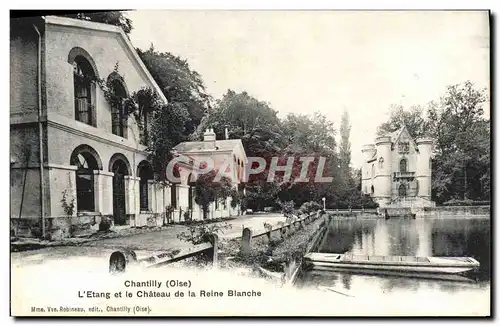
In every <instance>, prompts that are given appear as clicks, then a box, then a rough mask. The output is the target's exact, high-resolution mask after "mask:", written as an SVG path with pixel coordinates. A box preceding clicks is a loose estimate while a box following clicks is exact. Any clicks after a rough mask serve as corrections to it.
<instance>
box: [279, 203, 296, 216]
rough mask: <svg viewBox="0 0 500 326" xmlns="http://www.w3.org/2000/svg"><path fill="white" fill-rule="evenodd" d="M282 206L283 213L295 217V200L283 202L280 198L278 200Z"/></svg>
mask: <svg viewBox="0 0 500 326" xmlns="http://www.w3.org/2000/svg"><path fill="white" fill-rule="evenodd" d="M276 203H277V204H278V205H279V206H280V207H281V213H282V214H283V215H285V217H293V216H294V215H297V213H296V211H295V202H294V201H293V200H290V201H286V202H282V201H280V200H278V201H277V202H276Z"/></svg>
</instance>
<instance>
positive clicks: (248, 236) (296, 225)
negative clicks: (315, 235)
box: [240, 211, 320, 254]
mask: <svg viewBox="0 0 500 326" xmlns="http://www.w3.org/2000/svg"><path fill="white" fill-rule="evenodd" d="M319 216H320V211H318V212H316V213H313V214H310V215H307V216H304V217H302V218H298V219H295V220H292V221H290V222H286V223H283V224H281V225H277V226H271V225H270V226H269V227H268V228H267V229H266V230H265V231H259V232H256V233H255V234H254V233H253V231H252V229H250V228H243V232H242V235H241V245H240V252H241V253H243V254H248V253H250V252H251V250H252V242H253V241H254V240H256V239H258V238H265V239H266V238H267V240H268V241H271V240H273V234H274V235H278V236H279V237H280V239H284V238H286V237H288V236H289V235H291V234H293V232H294V231H296V230H298V229H301V228H304V227H305V226H306V224H309V223H311V222H312V221H314V220H316V219H317V218H318V217H319Z"/></svg>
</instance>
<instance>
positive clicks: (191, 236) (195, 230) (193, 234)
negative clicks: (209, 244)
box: [177, 221, 232, 245]
mask: <svg viewBox="0 0 500 326" xmlns="http://www.w3.org/2000/svg"><path fill="white" fill-rule="evenodd" d="M231 227H232V225H231V224H228V223H226V222H224V223H207V222H205V221H203V222H201V223H199V224H196V225H191V226H189V227H188V230H187V231H183V232H181V233H179V234H177V239H179V240H181V241H186V242H190V243H192V244H194V245H196V244H200V243H203V242H205V241H206V236H207V235H208V234H212V233H215V234H220V233H224V230H227V229H231Z"/></svg>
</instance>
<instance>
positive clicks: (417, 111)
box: [377, 104, 426, 139]
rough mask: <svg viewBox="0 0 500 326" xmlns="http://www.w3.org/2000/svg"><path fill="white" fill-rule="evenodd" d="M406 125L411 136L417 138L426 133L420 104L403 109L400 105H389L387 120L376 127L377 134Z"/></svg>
mask: <svg viewBox="0 0 500 326" xmlns="http://www.w3.org/2000/svg"><path fill="white" fill-rule="evenodd" d="M403 126H406V128H407V129H408V131H409V133H410V135H411V136H412V137H414V138H415V139H416V138H419V137H422V136H425V135H426V121H425V119H424V116H423V108H422V107H421V106H412V107H410V109H409V110H405V109H404V107H403V106H402V105H395V104H393V105H391V106H390V108H389V120H388V121H387V122H384V123H382V124H381V125H380V126H379V127H378V129H377V135H379V136H382V135H384V134H387V133H391V132H394V131H396V130H399V129H401V128H402V127H403Z"/></svg>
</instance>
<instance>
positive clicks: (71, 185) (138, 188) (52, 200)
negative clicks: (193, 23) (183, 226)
mask: <svg viewBox="0 0 500 326" xmlns="http://www.w3.org/2000/svg"><path fill="white" fill-rule="evenodd" d="M11 24H12V26H11V40H10V67H11V68H10V80H11V82H10V139H11V140H10V141H11V154H10V161H11V162H10V170H11V197H10V215H11V234H15V235H17V236H34V237H38V236H40V235H41V234H45V235H50V236H51V237H52V238H58V237H66V236H69V235H70V234H71V235H74V234H75V232H78V231H81V230H89V229H96V228H98V226H99V224H100V221H101V220H103V219H106V220H109V221H111V223H112V224H113V225H114V226H120V225H123V226H145V225H161V224H162V223H163V221H164V217H165V215H166V214H165V211H166V207H168V206H170V205H171V200H172V198H173V196H172V193H174V195H175V194H179V195H180V197H176V198H178V199H177V200H176V203H177V204H176V205H177V206H178V207H179V208H180V207H181V206H182V205H186V207H185V208H186V209H187V206H188V205H187V204H188V203H187V202H186V199H184V197H183V195H182V191H177V190H174V191H171V185H168V184H167V185H165V184H160V183H158V182H156V181H155V179H154V174H153V169H152V165H151V164H150V162H149V161H148V159H147V158H148V153H147V152H146V147H145V146H144V143H145V140H146V139H147V137H148V128H144V127H139V125H142V126H148V124H147V121H148V120H149V119H150V117H149V115H148V114H143V115H141V116H139V117H134V116H133V115H128V114H127V113H126V112H125V108H124V105H121V106H120V105H114V106H112V105H110V104H109V103H108V101H107V100H106V98H105V92H104V90H103V88H102V87H100V85H101V83H98V81H99V80H104V81H107V82H109V83H108V84H109V85H112V87H111V91H112V92H113V93H114V95H115V96H116V97H118V98H121V99H125V98H127V97H129V96H130V95H131V94H132V93H133V92H135V91H138V90H140V89H142V88H145V87H146V88H150V89H152V90H154V91H156V93H157V94H158V95H159V97H160V100H161V101H162V102H163V103H164V104H166V103H167V99H166V98H165V96H164V95H163V93H162V92H161V90H160V88H159V87H158V85H157V84H156V82H155V81H154V79H153V78H152V76H151V74H150V73H149V72H148V70H147V69H146V67H145V66H144V64H143V63H142V61H141V59H140V58H139V56H138V54H137V53H136V51H135V49H134V47H133V45H132V44H131V42H130V40H129V39H128V37H127V36H126V35H125V34H124V32H123V31H122V29H121V28H119V27H116V26H113V25H108V24H101V23H95V22H89V21H83V20H76V19H69V18H62V17H51V16H47V17H44V18H40V17H38V18H29V19H19V20H15V21H13V22H12V23H11ZM123 102H124V101H122V102H121V103H123ZM113 107H114V108H113ZM138 119H140V120H141V121H140V122H141V123H140V124H139V123H138ZM176 196H177V195H176ZM174 197H175V196H174ZM186 198H187V197H186ZM174 204H175V203H174ZM179 218H180V219H182V217H179ZM177 220H178V219H177Z"/></svg>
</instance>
